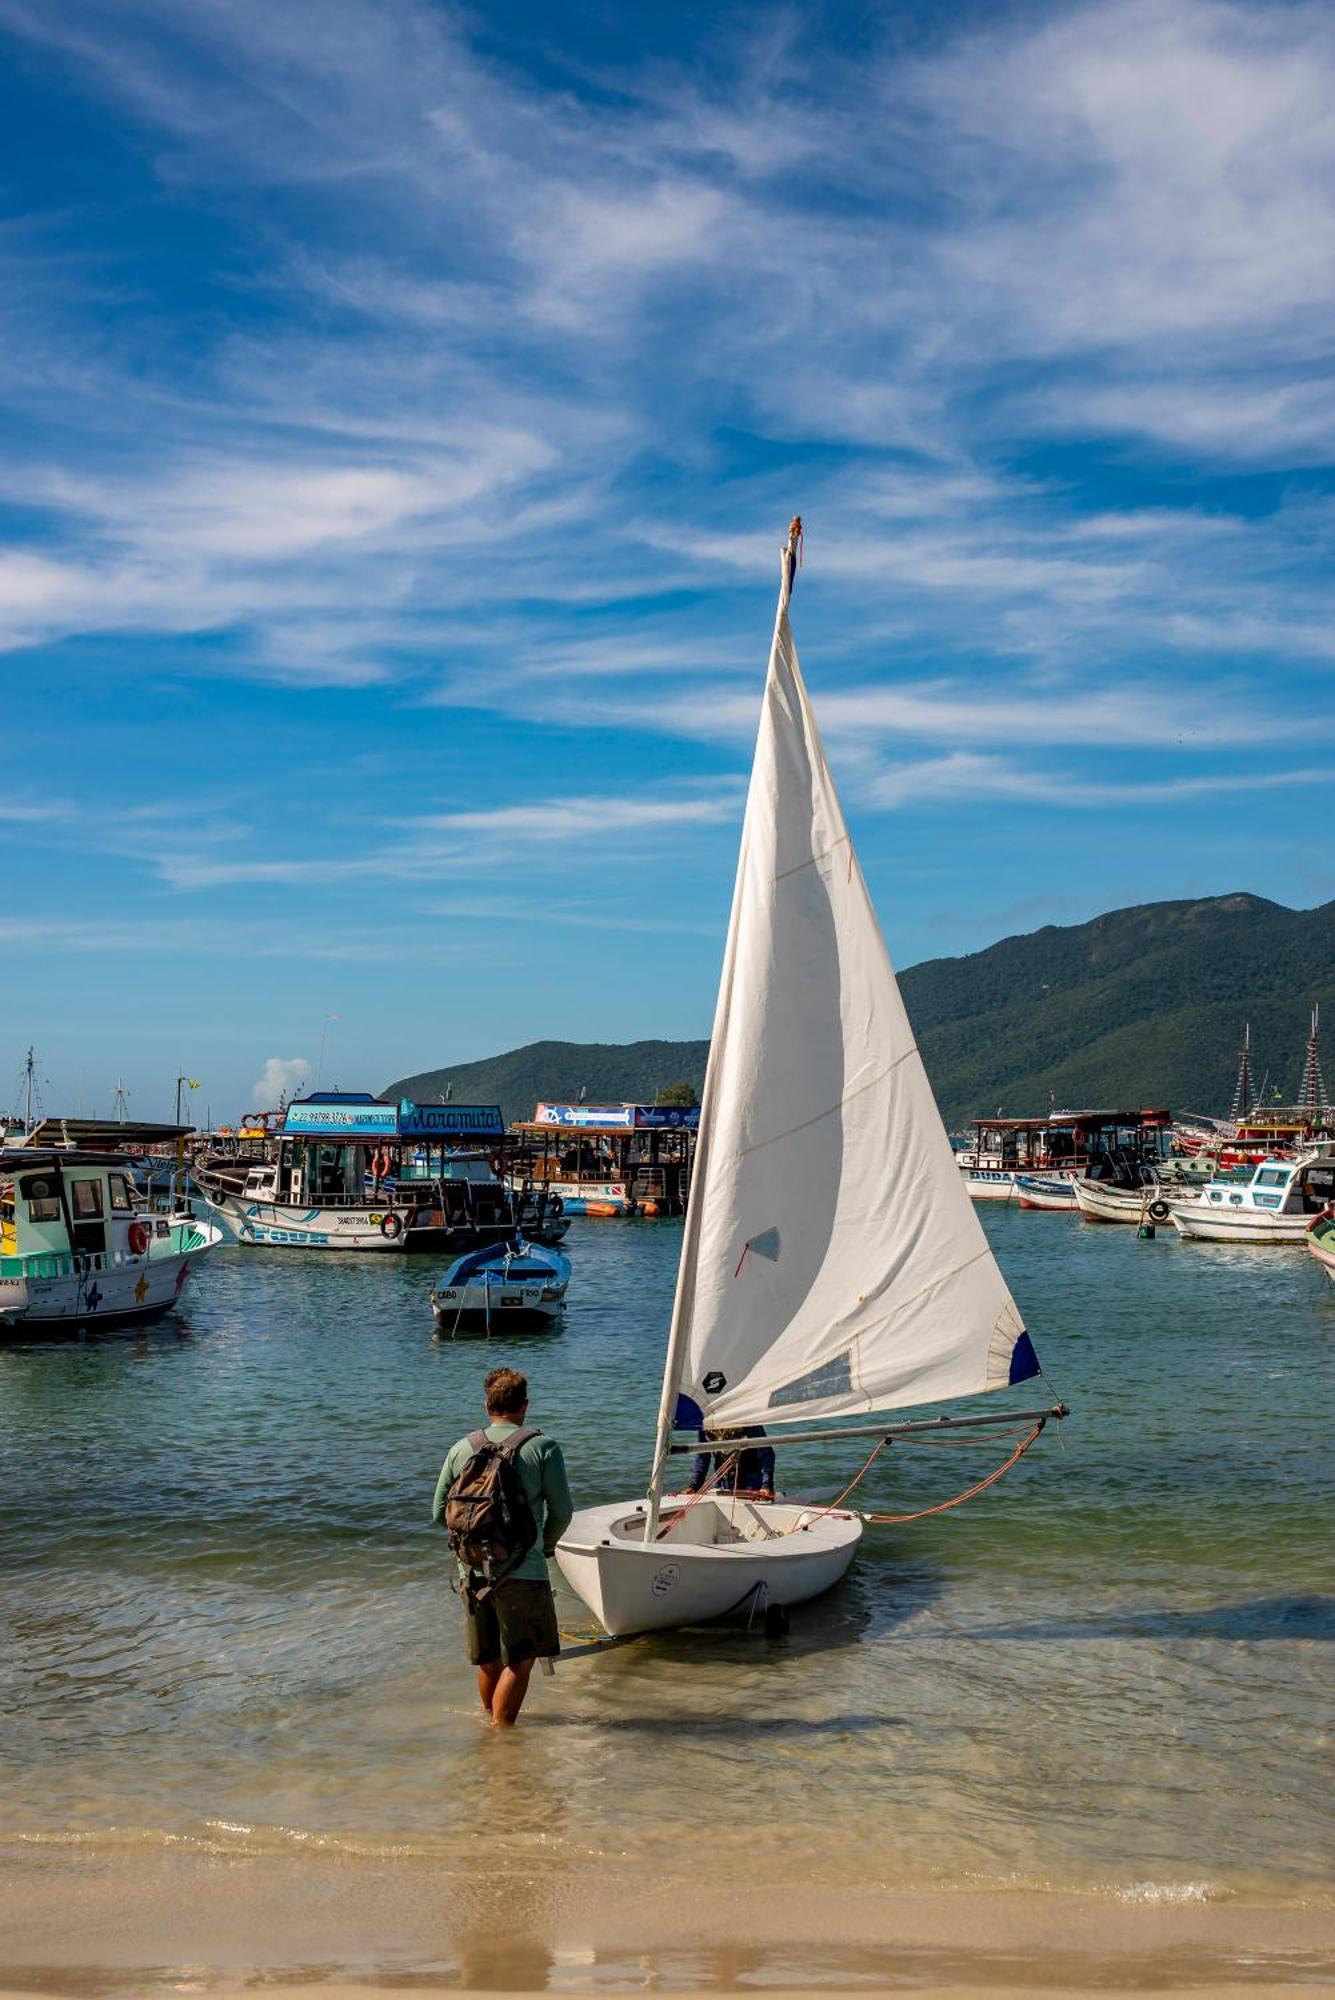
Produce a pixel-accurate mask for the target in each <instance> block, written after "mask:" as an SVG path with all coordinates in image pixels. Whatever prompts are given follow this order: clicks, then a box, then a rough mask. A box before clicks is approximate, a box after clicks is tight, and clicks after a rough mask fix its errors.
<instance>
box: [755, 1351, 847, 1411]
mask: <svg viewBox="0 0 1335 2000" xmlns="http://www.w3.org/2000/svg"><path fill="white" fill-rule="evenodd" d="M852 1393H853V1368H852V1362H851V1359H850V1357H849V1356H848V1355H847V1354H837V1355H835V1356H834V1358H833V1359H832V1360H830V1361H822V1363H821V1364H820V1367H819V1368H812V1369H809V1370H808V1371H807V1373H806V1374H805V1375H799V1376H798V1377H797V1379H796V1380H795V1381H793V1382H786V1383H785V1384H784V1385H783V1387H782V1388H781V1389H775V1390H774V1391H773V1392H772V1394H771V1396H770V1399H769V1404H770V1408H771V1409H772V1410H780V1409H782V1408H783V1407H784V1405H785V1404H788V1403H809V1402H812V1401H813V1400H814V1401H817V1402H821V1401H824V1399H825V1398H826V1397H827V1396H849V1395H851V1394H852Z"/></svg>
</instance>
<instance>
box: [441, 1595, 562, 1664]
mask: <svg viewBox="0 0 1335 2000" xmlns="http://www.w3.org/2000/svg"><path fill="white" fill-rule="evenodd" d="M464 1632H465V1637H466V1640H467V1644H468V1657H469V1659H470V1660H471V1661H472V1663H473V1665H474V1666H475V1667H490V1666H493V1665H494V1664H495V1662H496V1661H497V1660H499V1661H500V1662H501V1665H502V1666H505V1667H517V1666H520V1665H522V1663H523V1662H524V1661H525V1660H538V1659H544V1658H547V1659H550V1658H552V1657H554V1656H555V1655H556V1654H557V1653H559V1652H560V1650H561V1635H560V1633H559V1632H558V1631H557V1629H556V1600H555V1599H554V1598H553V1596H552V1586H551V1585H550V1584H549V1583H540V1582H539V1581H538V1580H537V1578H536V1577H528V1576H512V1577H510V1578H509V1579H508V1581H507V1582H505V1583H498V1584H497V1586H496V1588H495V1590H493V1591H492V1593H491V1596H490V1597H488V1598H485V1599H484V1600H483V1602H482V1603H481V1604H477V1605H475V1606H474V1607H473V1609H472V1610H471V1611H470V1610H469V1608H468V1604H467V1601H466V1600H465V1603H464Z"/></svg>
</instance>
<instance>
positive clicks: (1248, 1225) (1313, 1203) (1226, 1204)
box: [1169, 1151, 1335, 1243]
mask: <svg viewBox="0 0 1335 2000" xmlns="http://www.w3.org/2000/svg"><path fill="white" fill-rule="evenodd" d="M1332 1201H1335V1154H1332V1153H1329V1152H1324V1151H1323V1152H1311V1153H1304V1154H1303V1155H1301V1157H1300V1158H1298V1159H1296V1160H1262V1162H1261V1164H1260V1166H1259V1167H1257V1168H1256V1169H1255V1171H1254V1172H1253V1174H1252V1177H1251V1179H1250V1180H1249V1181H1247V1182H1246V1183H1244V1184H1242V1185H1239V1183H1238V1182H1237V1181H1207V1182H1206V1184H1205V1186H1204V1187H1203V1188H1202V1189H1201V1192H1200V1194H1199V1195H1198V1196H1197V1198H1196V1199H1195V1200H1194V1201H1189V1202H1178V1201H1176V1200H1174V1201H1173V1202H1172V1203H1171V1205H1170V1208H1169V1213H1170V1214H1171V1216H1172V1218H1173V1226H1174V1228H1175V1229H1176V1230H1177V1233H1178V1235H1179V1236H1185V1237H1190V1238H1192V1239H1194V1240H1196V1241H1199V1242H1203V1243H1301V1242H1303V1241H1304V1239H1305V1238H1306V1237H1307V1234H1308V1232H1309V1230H1310V1229H1311V1227H1312V1223H1313V1221H1314V1220H1315V1219H1316V1218H1317V1217H1318V1216H1320V1215H1321V1214H1323V1213H1324V1211H1325V1210H1326V1208H1328V1207H1329V1205H1330V1204H1331V1202H1332Z"/></svg>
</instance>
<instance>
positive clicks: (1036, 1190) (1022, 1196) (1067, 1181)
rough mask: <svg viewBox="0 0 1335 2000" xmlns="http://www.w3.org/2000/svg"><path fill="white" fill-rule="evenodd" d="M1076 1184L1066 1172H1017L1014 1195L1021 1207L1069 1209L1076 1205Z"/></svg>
mask: <svg viewBox="0 0 1335 2000" xmlns="http://www.w3.org/2000/svg"><path fill="white" fill-rule="evenodd" d="M1075 1188H1076V1184H1075V1181H1074V1179H1073V1178H1071V1177H1069V1176H1068V1175H1066V1174H1060V1175H1058V1174H1054V1175H1051V1176H1048V1175H1044V1174H1017V1175H1016V1177H1015V1197H1016V1200H1017V1201H1018V1203H1019V1205H1020V1207H1021V1208H1036V1209H1043V1208H1051V1209H1066V1210H1068V1211H1069V1210H1071V1209H1073V1208H1074V1207H1075V1205H1076V1200H1075Z"/></svg>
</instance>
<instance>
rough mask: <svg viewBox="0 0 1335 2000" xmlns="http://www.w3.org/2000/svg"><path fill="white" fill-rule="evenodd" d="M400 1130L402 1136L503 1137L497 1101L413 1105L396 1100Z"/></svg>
mask: <svg viewBox="0 0 1335 2000" xmlns="http://www.w3.org/2000/svg"><path fill="white" fill-rule="evenodd" d="M399 1133H400V1135H401V1137H403V1138H405V1139H503V1138H504V1137H505V1120H504V1119H503V1118H502V1117H501V1107H500V1105H499V1104H414V1103H413V1101H412V1099H411V1098H410V1097H404V1098H401V1099H400V1100H399Z"/></svg>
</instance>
